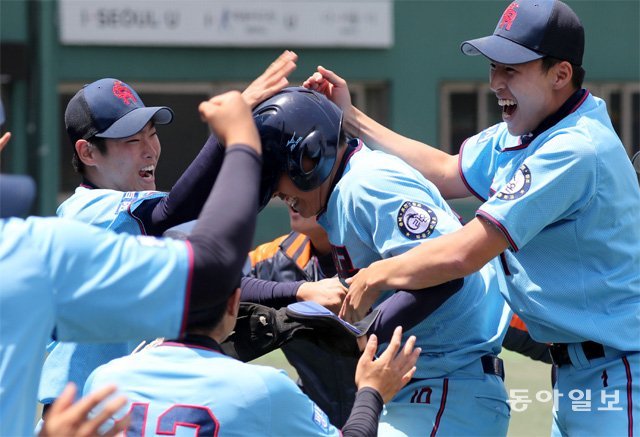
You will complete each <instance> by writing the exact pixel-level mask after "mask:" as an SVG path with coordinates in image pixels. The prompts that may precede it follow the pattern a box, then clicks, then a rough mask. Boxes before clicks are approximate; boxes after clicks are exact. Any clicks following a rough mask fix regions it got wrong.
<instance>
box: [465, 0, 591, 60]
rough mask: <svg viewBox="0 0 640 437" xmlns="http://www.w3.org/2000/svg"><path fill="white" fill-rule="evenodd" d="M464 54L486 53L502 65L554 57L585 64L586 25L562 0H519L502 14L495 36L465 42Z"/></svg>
mask: <svg viewBox="0 0 640 437" xmlns="http://www.w3.org/2000/svg"><path fill="white" fill-rule="evenodd" d="M460 49H461V50H462V52H463V53H464V54H465V55H484V56H486V57H487V58H489V59H491V60H492V61H495V62H499V63H501V64H522V63H524V62H529V61H534V60H536V59H540V58H543V57H545V56H551V57H554V58H556V59H560V60H562V61H569V62H570V63H571V64H573V65H578V66H580V65H582V55H583V54H584V28H583V27H582V23H581V22H580V19H579V18H578V16H577V15H576V14H575V12H573V11H572V10H571V8H569V6H567V5H566V4H564V3H562V2H561V1H559V0H516V1H514V2H512V3H511V4H510V5H509V6H508V7H507V9H505V11H504V12H503V13H502V16H501V17H500V21H498V25H497V26H496V29H495V30H494V31H493V35H490V36H485V37H484V38H477V39H472V40H469V41H465V42H463V43H462V45H461V46H460Z"/></svg>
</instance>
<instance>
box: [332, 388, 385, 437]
mask: <svg viewBox="0 0 640 437" xmlns="http://www.w3.org/2000/svg"><path fill="white" fill-rule="evenodd" d="M382 406H383V402H382V396H380V393H378V391H377V390H375V389H373V388H371V387H364V388H362V389H360V390H358V392H357V393H356V400H355V402H354V403H353V408H352V409H351V414H350V415H349V418H348V419H347V422H346V423H345V424H344V426H343V427H342V430H341V431H342V435H343V436H344V437H351V436H354V437H362V436H376V435H378V421H379V420H380V413H381V412H382Z"/></svg>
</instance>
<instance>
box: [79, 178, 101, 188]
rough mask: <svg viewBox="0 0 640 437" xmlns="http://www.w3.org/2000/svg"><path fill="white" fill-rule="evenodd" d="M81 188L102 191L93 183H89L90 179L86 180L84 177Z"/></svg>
mask: <svg viewBox="0 0 640 437" xmlns="http://www.w3.org/2000/svg"><path fill="white" fill-rule="evenodd" d="M80 186H81V187H83V188H88V189H90V190H99V189H100V187H99V186H97V185H96V184H94V183H93V182H91V181H89V179H87V178H85V177H84V176H83V177H82V182H80Z"/></svg>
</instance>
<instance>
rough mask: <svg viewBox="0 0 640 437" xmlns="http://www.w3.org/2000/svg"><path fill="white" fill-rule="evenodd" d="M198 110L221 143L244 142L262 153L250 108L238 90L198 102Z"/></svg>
mask: <svg viewBox="0 0 640 437" xmlns="http://www.w3.org/2000/svg"><path fill="white" fill-rule="evenodd" d="M198 110H199V111H200V116H201V117H202V120H203V121H206V122H207V123H209V126H210V127H211V129H212V130H213V132H214V133H215V134H216V136H217V137H218V138H219V139H220V141H221V142H222V144H224V145H227V146H228V145H232V144H246V145H248V146H250V147H252V148H254V149H255V150H256V151H257V152H258V153H262V147H261V146H260V137H259V136H258V130H257V129H256V126H255V123H254V122H253V116H252V115H251V109H250V108H249V105H247V103H246V102H245V100H244V99H243V98H242V95H241V94H240V92H238V91H229V92H226V93H224V94H220V95H217V96H215V97H212V98H210V99H209V100H207V101H205V102H202V103H200V106H199V107H198Z"/></svg>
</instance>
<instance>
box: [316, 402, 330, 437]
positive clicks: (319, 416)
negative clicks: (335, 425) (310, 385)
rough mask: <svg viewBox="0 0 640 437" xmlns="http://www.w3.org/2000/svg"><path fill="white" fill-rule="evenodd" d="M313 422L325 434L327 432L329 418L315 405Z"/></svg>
mask: <svg viewBox="0 0 640 437" xmlns="http://www.w3.org/2000/svg"><path fill="white" fill-rule="evenodd" d="M313 422H314V423H315V424H316V425H318V426H319V427H320V428H322V429H323V430H324V431H325V432H327V431H328V430H329V417H328V416H327V415H326V413H325V412H324V411H322V409H321V408H320V407H319V406H317V405H316V404H313Z"/></svg>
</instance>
